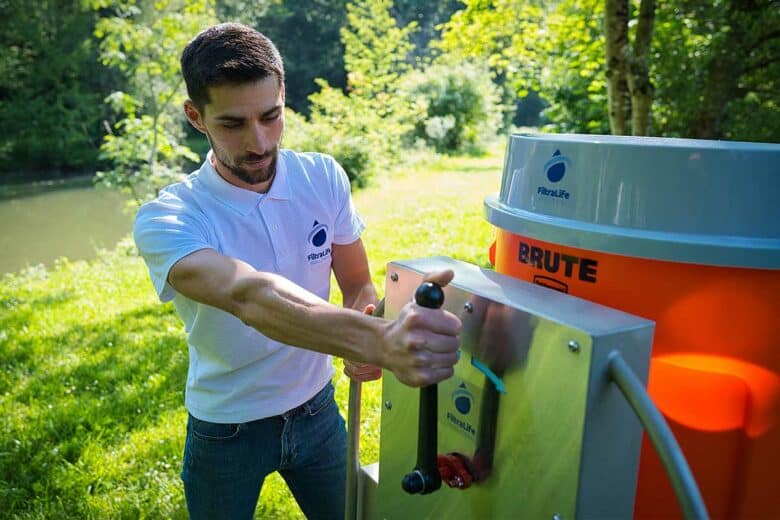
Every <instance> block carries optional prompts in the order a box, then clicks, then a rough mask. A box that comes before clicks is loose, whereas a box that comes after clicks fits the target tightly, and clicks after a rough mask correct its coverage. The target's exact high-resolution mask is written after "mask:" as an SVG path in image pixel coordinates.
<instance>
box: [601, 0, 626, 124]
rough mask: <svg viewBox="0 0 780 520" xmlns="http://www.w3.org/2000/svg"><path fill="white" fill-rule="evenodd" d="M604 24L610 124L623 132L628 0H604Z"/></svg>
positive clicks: (624, 121)
mask: <svg viewBox="0 0 780 520" xmlns="http://www.w3.org/2000/svg"><path fill="white" fill-rule="evenodd" d="M604 24H605V27H604V29H605V34H606V37H607V52H606V55H607V74H606V75H607V98H608V103H609V126H610V129H611V130H612V133H613V134H614V135H625V134H626V133H627V125H626V123H627V120H628V103H627V99H628V84H627V81H626V76H627V74H626V72H627V69H628V62H627V55H628V0H606V7H605V17H604Z"/></svg>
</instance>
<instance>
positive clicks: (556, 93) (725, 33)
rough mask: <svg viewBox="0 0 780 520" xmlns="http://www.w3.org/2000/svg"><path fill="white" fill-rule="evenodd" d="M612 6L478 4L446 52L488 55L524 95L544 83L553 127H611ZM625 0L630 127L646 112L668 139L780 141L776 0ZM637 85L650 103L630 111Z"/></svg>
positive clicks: (450, 34) (624, 95)
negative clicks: (608, 22)
mask: <svg viewBox="0 0 780 520" xmlns="http://www.w3.org/2000/svg"><path fill="white" fill-rule="evenodd" d="M606 4H607V2H606V1H602V0H559V1H556V2H544V3H541V2H540V3H534V2H524V1H521V0H486V1H485V0H483V1H476V0H473V1H469V2H467V5H466V8H465V9H464V10H463V11H461V12H459V13H456V15H455V16H453V19H452V20H451V21H450V22H449V23H448V24H446V27H445V29H444V32H443V35H442V43H441V47H442V49H443V50H445V51H446V52H450V53H456V54H458V55H465V56H467V57H470V58H473V59H481V60H485V61H487V62H488V63H489V64H490V65H491V68H492V70H493V71H494V75H495V77H497V78H506V80H507V81H509V82H510V83H511V84H512V85H513V88H514V90H515V92H517V95H518V96H520V97H523V96H524V95H525V94H526V93H527V92H528V91H529V90H530V89H533V90H537V91H538V92H539V93H540V95H541V96H542V98H543V99H544V100H545V101H546V102H547V103H548V104H549V108H548V109H547V110H546V111H545V115H546V117H547V118H548V119H549V120H550V122H551V125H550V129H552V130H556V131H570V132H585V133H607V132H609V131H610V126H609V111H608V110H607V108H608V107H610V104H609V102H608V95H607V94H608V89H607V81H608V80H609V79H613V80H615V79H616V77H615V74H612V72H610V73H609V75H608V69H607V39H606V27H605V21H606V20H607V19H612V18H613V17H614V16H613V15H614V11H612V12H611V14H610V16H609V17H607V16H606V14H605V8H606ZM609 4H610V7H612V2H609ZM621 4H622V5H627V11H624V13H623V14H622V15H621V18H622V19H621V21H620V23H619V25H620V31H622V32H618V40H619V41H620V42H621V44H622V45H623V47H622V54H621V56H622V58H623V64H622V65H620V67H623V70H622V71H620V72H617V73H616V74H617V76H618V78H619V77H621V76H622V77H623V81H622V84H619V85H616V86H615V96H614V98H613V99H614V100H615V103H616V104H615V105H614V106H617V107H622V108H623V109H625V110H624V111H623V117H624V119H625V121H626V122H627V121H628V120H629V118H631V117H637V118H640V119H638V120H636V121H634V123H633V126H635V127H636V130H635V132H636V133H644V132H645V131H646V129H647V128H648V127H649V128H650V130H651V131H652V133H655V134H658V135H667V136H678V137H704V138H710V139H715V138H729V139H746V140H759V141H760V140H768V141H772V140H779V139H780V88H778V85H777V81H778V79H777V78H780V9H778V7H780V3H779V2H778V1H777V0H718V1H715V2H711V3H706V2H704V3H703V2H696V1H693V0H681V1H679V2H660V3H658V5H657V7H656V8H655V9H654V10H652V9H650V5H651V3H649V2H639V1H629V2H623V3H621ZM643 4H644V5H643ZM651 11H652V12H655V16H654V17H653V18H651ZM642 20H644V22H643V21H642ZM651 20H652V22H654V23H652V24H651V23H649V22H650V21H651ZM623 29H626V30H625V31H624V30H623ZM651 29H652V30H651ZM650 34H652V38H651V37H650ZM631 41H633V42H634V43H633V46H630V45H629V42H631ZM648 42H649V51H648ZM611 57H612V53H610V58H611ZM643 69H645V70H649V74H647V75H646V76H645V75H644V72H643ZM629 72H631V74H629ZM632 75H633V76H634V77H633V78H632ZM629 80H636V83H635V84H634V87H633V88H632V87H631V86H630V85H629V84H628V82H629ZM631 92H633V93H634V94H635V95H636V99H635V100H634V103H633V104H634V105H636V106H637V107H639V109H636V110H634V109H629V108H627V107H628V106H629V105H631V104H632V103H631V102H630V101H629V97H630V94H631ZM614 106H613V108H614ZM645 114H646V116H645ZM643 116H644V117H645V119H644V120H643V119H641V118H642V117H643ZM627 126H628V125H626V127H627ZM626 130H627V128H626ZM615 131H618V132H619V131H620V130H619V129H616V130H615Z"/></svg>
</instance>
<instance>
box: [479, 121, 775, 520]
mask: <svg viewBox="0 0 780 520" xmlns="http://www.w3.org/2000/svg"><path fill="white" fill-rule="evenodd" d="M778 165H780V146H779V145H763V144H754V143H720V142H713V141H695V140H682V139H657V138H628V137H622V138H621V137H611V136H574V135H547V136H519V135H513V136H511V137H510V140H509V146H508V148H507V156H506V162H505V167H504V176H503V180H502V188H501V193H500V194H499V195H497V196H491V197H488V198H487V199H486V200H485V208H486V215H487V219H488V220H489V221H490V222H491V223H493V224H494V225H495V226H496V227H497V230H496V233H497V237H496V242H495V244H494V246H493V247H492V248H491V261H492V262H493V264H494V265H495V268H496V271H498V272H500V273H504V274H508V275H511V276H514V277H517V278H520V279H522V280H526V281H528V282H532V283H536V284H539V285H543V286H545V287H549V288H551V289H554V290H558V291H562V292H566V293H569V294H572V295H574V296H578V297H581V298H584V299H587V300H591V301H594V302H597V303H600V304H603V305H607V306H610V307H613V308H617V309H620V310H623V311H626V312H629V313H631V314H635V315H638V316H642V317H644V318H647V319H651V320H653V321H655V322H656V332H655V338H654V342H653V350H652V359H651V365H650V375H649V382H648V390H649V393H650V395H651V397H652V398H653V400H654V401H655V403H656V405H657V406H658V407H659V409H660V410H661V411H662V412H663V414H664V416H665V417H666V419H667V421H668V422H669V425H670V426H671V428H672V431H673V432H674V434H675V436H676V437H677V440H678V442H679V443H680V446H681V448H682V451H683V453H684V455H685V457H686V458H687V460H688V463H689V465H690V467H691V470H692V471H693V473H694V476H695V478H696V481H697V483H698V485H699V488H700V490H701V492H702V495H703V497H704V501H705V504H706V506H707V509H708V511H709V513H710V515H711V516H712V517H713V518H759V517H760V518H780V492H778V489H780V488H779V487H778V484H777V480H776V477H775V475H776V472H777V470H778V469H780V200H778V199H780V170H779V169H778V168H780V167H779V166H778ZM705 174H706V175H705ZM702 183H706V184H704V185H703V184H702ZM704 186H706V189H702V188H703V187H704ZM691 194H693V196H692V195H691ZM635 516H636V517H637V518H660V517H663V518H670V517H671V518H674V517H680V516H681V512H680V508H679V506H678V504H677V501H676V498H675V495H674V492H673V490H672V487H671V484H670V483H669V479H668V476H667V475H666V473H665V471H664V469H663V466H662V465H661V462H660V459H659V458H658V456H657V455H656V453H655V451H654V449H653V447H652V445H650V443H649V441H648V439H647V438H645V439H644V441H643V446H642V454H641V457H640V467H639V481H638V488H637V495H636V503H635Z"/></svg>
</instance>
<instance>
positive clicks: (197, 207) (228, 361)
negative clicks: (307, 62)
mask: <svg viewBox="0 0 780 520" xmlns="http://www.w3.org/2000/svg"><path fill="white" fill-rule="evenodd" d="M181 64H182V73H183V75H184V79H185V82H186V85H187V92H188V94H189V99H188V100H187V101H186V102H185V104H184V112H185V115H186V116H187V119H188V120H189V121H190V123H191V124H192V125H193V126H194V127H195V128H197V129H198V130H199V131H201V132H202V133H203V134H205V135H206V137H207V138H208V140H209V143H210V145H211V151H210V152H209V153H208V156H207V158H206V160H205V162H204V163H203V165H202V166H201V168H200V169H199V170H197V171H195V172H194V173H192V174H191V175H190V176H189V177H188V178H187V179H186V180H185V181H184V182H181V183H178V184H174V185H171V186H169V187H167V188H166V189H165V190H163V191H162V192H161V193H160V195H159V197H158V198H157V199H156V200H154V201H152V202H150V203H148V204H146V205H144V206H143V207H142V208H141V209H140V210H139V212H138V215H137V217H136V223H135V240H136V244H137V245H138V249H139V251H140V253H141V254H142V255H143V257H144V259H145V261H146V263H147V265H148V267H149V272H150V275H151V278H152V281H153V283H154V286H155V289H156V291H157V293H158V295H159V297H160V299H161V300H163V301H170V300H173V302H174V305H175V307H176V309H177V311H178V313H179V314H180V316H181V318H182V320H183V321H184V323H185V328H186V331H187V333H188V336H187V343H188V346H189V354H190V364H189V371H188V375H187V388H186V397H185V405H186V407H187V410H188V412H189V421H188V425H187V437H186V442H185V452H184V463H183V470H182V480H183V481H184V490H185V497H186V500H187V508H188V510H189V512H190V515H191V517H192V518H194V519H198V518H208V519H215V518H231V519H234V518H251V517H252V515H253V513H254V510H255V506H256V504H257V499H258V495H259V492H260V489H261V486H262V483H263V479H264V478H265V477H266V476H267V475H268V474H270V473H272V472H273V471H279V473H280V474H281V475H282V477H283V478H284V479H285V481H286V482H287V484H288V485H289V487H290V489H291V491H292V493H293V495H294V496H295V498H296V500H297V501H298V503H299V505H300V506H301V509H302V510H303V512H304V514H306V516H307V517H309V518H341V517H342V516H343V511H344V509H343V508H344V486H345V483H344V480H345V452H346V440H345V439H346V433H345V428H344V421H343V419H342V418H341V416H340V414H339V411H338V408H337V406H336V403H335V401H334V399H333V386H332V384H331V383H330V379H331V377H332V376H333V367H332V364H331V359H330V355H336V356H340V357H343V358H345V359H349V360H353V361H354V362H355V363H347V366H348V369H349V370H350V373H351V374H352V375H353V376H355V377H358V378H362V379H366V378H369V377H372V374H373V373H374V372H375V370H374V369H372V367H384V368H386V369H389V370H391V371H392V372H393V373H394V374H395V375H396V376H397V377H398V379H400V380H401V381H402V382H404V383H407V384H410V385H412V386H423V385H427V384H431V383H434V382H437V381H440V380H442V379H445V378H447V377H449V376H450V375H452V372H453V368H452V367H453V365H454V364H455V362H456V361H457V353H456V351H457V346H458V337H457V335H458V333H459V330H460V320H459V319H458V318H457V317H455V316H454V315H452V314H450V313H448V312H445V311H442V310H433V309H425V308H422V307H419V306H417V305H414V304H412V303H410V304H408V305H406V306H405V307H404V308H403V309H402V311H401V313H400V316H399V318H398V319H397V320H396V321H393V322H390V321H385V320H381V319H378V318H374V317H371V316H369V315H368V313H370V309H371V308H372V307H371V306H372V305H373V304H374V303H376V299H377V296H376V291H375V290H374V287H373V285H372V283H371V279H370V276H369V269H368V263H367V260H366V253H365V250H364V248H363V243H362V242H361V240H360V234H361V232H362V231H363V228H364V226H363V223H362V221H361V220H360V217H359V216H358V215H357V213H356V211H355V209H354V207H353V205H352V201H351V198H350V192H349V182H348V180H347V177H346V174H345V173H344V171H343V169H342V168H341V167H340V166H339V165H338V164H337V163H336V161H335V160H333V158H332V157H330V156H327V155H322V154H315V153H295V152H293V151H290V150H280V147H279V144H280V140H281V137H282V133H283V130H284V69H283V66H282V60H281V57H280V56H279V53H278V51H277V50H276V48H275V47H274V45H273V44H272V43H271V42H270V40H268V39H267V38H266V37H265V36H263V35H262V34H260V33H258V32H257V31H254V30H253V29H250V28H247V27H244V26H242V25H238V24H221V25H218V26H215V27H212V28H209V29H207V30H205V31H203V32H202V33H200V34H199V35H198V36H197V37H196V38H195V39H194V40H192V41H191V42H190V43H189V44H188V45H187V47H186V48H185V49H184V52H183V54H182V58H181ZM331 270H332V271H333V273H334V274H335V277H336V281H337V282H338V285H339V287H340V289H341V291H342V293H343V295H344V307H347V308H339V307H335V306H333V305H331V304H329V303H328V302H327V298H328V295H329V291H330V274H331ZM433 278H434V279H435V280H436V281H438V282H440V283H442V284H445V283H447V282H448V281H449V280H450V279H451V278H452V273H451V272H445V273H437V274H435V275H433ZM353 309H354V310H353ZM363 309H368V310H367V311H366V312H365V313H364V312H360V311H361V310H363Z"/></svg>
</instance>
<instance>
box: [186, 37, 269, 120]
mask: <svg viewBox="0 0 780 520" xmlns="http://www.w3.org/2000/svg"><path fill="white" fill-rule="evenodd" d="M181 72H182V75H183V76H184V82H185V83H186V84H187V94H188V95H189V96H190V99H191V100H192V102H193V103H194V104H195V106H196V107H197V108H198V109H199V110H203V108H204V107H205V106H206V104H207V103H208V102H209V101H210V100H211V99H210V98H209V91H208V89H209V87H215V86H218V85H224V84H228V83H236V84H241V83H249V82H253V81H258V80H263V79H265V78H267V77H268V76H274V77H276V80H277V81H278V82H279V86H282V85H283V84H284V65H283V64H282V57H281V56H280V55H279V51H278V50H277V49H276V46H275V45H274V44H273V42H272V41H271V40H269V39H268V38H267V37H265V36H264V35H263V34H261V33H260V32H258V31H256V30H254V29H252V28H251V27H247V26H245V25H241V24H238V23H222V24H219V25H215V26H213V27H209V28H208V29H206V30H204V31H201V32H200V34H198V35H197V36H196V37H195V38H194V39H193V40H192V41H191V42H190V43H188V44H187V46H186V47H185V48H184V51H183V52H182V54H181Z"/></svg>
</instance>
